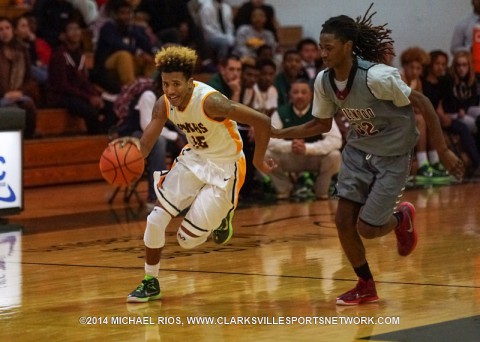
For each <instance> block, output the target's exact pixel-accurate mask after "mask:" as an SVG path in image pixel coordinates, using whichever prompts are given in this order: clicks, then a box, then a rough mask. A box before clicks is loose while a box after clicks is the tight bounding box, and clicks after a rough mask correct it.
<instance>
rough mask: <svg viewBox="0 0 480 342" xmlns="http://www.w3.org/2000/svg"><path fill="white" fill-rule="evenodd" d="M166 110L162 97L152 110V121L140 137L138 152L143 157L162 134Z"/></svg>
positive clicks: (165, 120)
mask: <svg viewBox="0 0 480 342" xmlns="http://www.w3.org/2000/svg"><path fill="white" fill-rule="evenodd" d="M167 119H168V117H167V109H166V104H165V98H164V96H161V97H160V98H159V99H158V100H157V102H155V106H154V107H153V110H152V120H150V123H149V124H148V125H147V127H145V130H144V131H143V134H142V137H141V138H140V151H142V154H143V156H144V157H147V156H148V155H149V154H150V151H151V150H152V148H153V145H155V142H156V141H157V139H158V137H159V136H160V134H161V133H162V129H163V126H165V123H166V122H167Z"/></svg>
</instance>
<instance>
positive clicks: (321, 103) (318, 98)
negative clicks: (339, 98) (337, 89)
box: [312, 70, 337, 119]
mask: <svg viewBox="0 0 480 342" xmlns="http://www.w3.org/2000/svg"><path fill="white" fill-rule="evenodd" d="M324 73H325V71H324V70H322V71H320V72H319V73H318V75H317V78H316V79H315V83H314V86H313V107H312V115H313V116H315V117H317V118H319V119H329V118H332V117H333V116H334V115H335V113H336V111H337V105H336V104H335V103H334V102H333V101H332V100H330V98H329V97H328V96H327V95H326V94H325V90H324V89H323V84H322V78H323V75H324Z"/></svg>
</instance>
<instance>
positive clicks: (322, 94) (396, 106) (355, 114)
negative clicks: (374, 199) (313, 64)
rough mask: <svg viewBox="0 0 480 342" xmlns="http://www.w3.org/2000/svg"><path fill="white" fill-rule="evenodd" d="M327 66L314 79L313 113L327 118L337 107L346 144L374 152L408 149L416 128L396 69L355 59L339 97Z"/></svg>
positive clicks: (394, 153)
mask: <svg viewBox="0 0 480 342" xmlns="http://www.w3.org/2000/svg"><path fill="white" fill-rule="evenodd" d="M330 78H331V75H330V72H329V70H328V69H327V70H324V71H322V72H320V73H319V75H318V76H317V79H316V81H315V97H314V104H313V115H314V116H316V117H319V118H330V117H333V116H334V115H335V113H336V112H337V110H338V109H340V111H341V112H343V114H344V115H345V117H346V118H347V119H348V121H349V124H350V127H349V131H348V134H347V144H349V145H350V146H352V147H354V148H356V149H358V150H360V151H363V152H365V153H369V154H373V155H377V156H397V155H403V154H405V153H409V152H410V151H411V150H412V149H413V147H414V146H415V144H416V141H417V137H418V132H417V129H416V124H415V113H414V111H413V109H412V106H411V105H410V101H409V100H408V95H409V94H410V91H411V90H410V88H409V87H408V86H407V85H406V84H405V83H404V82H403V81H401V79H400V75H399V73H398V70H397V69H395V68H392V67H387V66H385V65H378V64H374V63H371V62H367V61H364V60H361V59H358V67H357V68H356V73H355V77H354V78H353V82H352V83H351V87H350V90H349V92H348V95H347V96H346V97H345V98H344V99H339V98H338V97H337V95H336V94H337V93H336V92H335V89H334V87H333V86H332V82H334V81H333V78H332V80H330Z"/></svg>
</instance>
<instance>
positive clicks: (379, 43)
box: [272, 11, 464, 305]
mask: <svg viewBox="0 0 480 342" xmlns="http://www.w3.org/2000/svg"><path fill="white" fill-rule="evenodd" d="M371 17H372V15H370V16H369V15H368V11H367V13H366V14H365V15H364V17H363V18H361V17H359V18H358V19H357V20H356V21H355V20H353V19H352V18H350V17H347V16H345V15H340V16H337V17H333V18H330V19H328V20H327V21H326V22H325V23H324V24H323V26H322V31H321V33H320V50H321V57H322V59H323V62H324V65H325V66H326V67H327V69H326V70H324V71H322V72H320V73H319V74H318V76H317V78H316V80H315V86H314V87H315V93H314V103H313V111H312V114H313V116H315V117H316V118H315V119H314V120H312V121H309V122H308V123H305V124H303V125H301V126H294V127H290V128H286V129H282V130H279V131H277V130H272V137H275V138H291V139H294V138H304V137H309V136H315V135H318V134H320V133H326V132H328V131H330V128H331V125H332V119H333V116H334V115H335V113H336V112H337V111H338V110H341V111H342V112H343V114H344V115H345V116H346V118H347V119H348V121H349V131H348V134H347V142H346V145H345V147H344V149H343V151H342V164H341V166H340V173H339V176H338V184H337V192H338V197H339V202H338V209H337V213H336V217H335V224H336V226H337V231H338V236H339V239H340V242H341V245H342V248H343V250H344V252H345V254H346V256H347V258H348V260H349V261H350V264H351V265H352V267H353V269H354V271H355V273H356V275H357V276H358V283H357V285H356V286H355V287H354V288H353V289H352V290H350V291H347V292H345V293H344V294H342V295H340V296H338V297H337V299H336V303H337V305H358V304H362V303H371V302H376V301H377V300H378V296H377V291H376V288H375V282H374V281H373V276H372V274H371V272H370V268H369V266H368V262H367V259H366V253H365V247H364V245H363V242H362V239H361V237H363V238H366V239H373V238H376V237H380V236H383V235H386V234H388V233H389V232H391V231H392V230H394V231H395V235H396V237H397V249H398V253H399V254H400V255H402V256H407V255H409V254H410V253H412V251H413V250H414V249H415V246H416V243H417V234H416V231H415V227H414V225H413V221H414V216H415V208H414V206H413V205H412V204H411V203H408V202H403V203H400V204H399V205H398V206H397V204H398V201H399V197H400V196H401V195H402V191H403V188H404V185H405V182H406V180H407V176H408V174H409V171H410V160H411V153H412V150H413V148H414V146H415V144H416V141H417V135H418V134H417V132H416V127H415V115H414V112H413V109H412V104H413V105H415V106H417V107H419V108H421V111H422V113H424V117H425V121H426V122H427V124H428V127H429V130H431V134H432V139H433V140H434V141H433V145H434V147H435V148H436V150H437V151H438V152H439V154H440V159H441V161H442V163H443V164H444V165H445V167H446V168H447V169H448V171H449V172H450V174H452V175H454V176H455V177H457V178H462V176H463V171H464V167H463V164H462V162H461V160H460V159H459V158H457V156H456V155H455V154H454V153H453V152H452V151H450V150H449V149H448V148H447V146H446V144H445V140H444V138H443V134H442V130H441V127H440V124H439V121H438V117H437V114H436V113H435V110H434V108H433V106H432V104H431V103H430V101H429V100H428V99H427V98H426V97H425V96H424V95H423V94H421V93H419V92H416V91H414V90H412V89H410V88H409V87H408V86H407V85H406V84H405V83H404V82H403V81H402V80H401V78H400V74H399V72H398V70H397V69H395V68H393V67H389V66H386V65H384V64H380V63H381V62H382V61H383V60H384V57H385V53H389V52H390V51H391V45H389V44H391V42H392V41H391V39H390V35H389V34H390V30H387V29H386V28H385V27H384V26H373V25H372V24H371ZM395 207H396V209H397V211H395V212H394V209H395Z"/></svg>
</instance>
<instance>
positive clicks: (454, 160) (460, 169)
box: [409, 90, 465, 179]
mask: <svg viewBox="0 0 480 342" xmlns="http://www.w3.org/2000/svg"><path fill="white" fill-rule="evenodd" d="M409 99H410V102H411V103H412V105H414V106H417V107H418V108H419V109H420V111H421V113H422V115H423V117H424V118H425V122H426V123H427V127H428V134H429V141H430V142H431V143H432V144H433V147H434V148H435V149H436V150H437V152H438V155H439V157H440V161H441V162H442V164H443V166H445V168H446V169H447V170H448V172H450V174H451V175H453V176H454V177H455V178H457V179H462V178H463V174H464V172H465V166H464V165H463V162H462V160H461V159H460V158H458V157H457V156H456V155H455V153H453V152H452V151H451V150H450V149H448V147H447V144H446V142H445V137H444V136H443V132H442V127H441V126H440V121H439V119H438V115H437V113H436V112H435V109H434V108H433V105H432V103H431V102H430V100H429V99H428V98H427V97H426V96H425V95H423V94H422V93H420V92H418V91H415V90H412V92H411V94H410V96H409Z"/></svg>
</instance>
